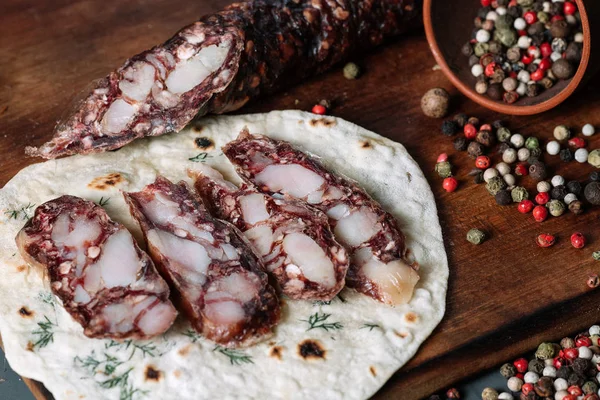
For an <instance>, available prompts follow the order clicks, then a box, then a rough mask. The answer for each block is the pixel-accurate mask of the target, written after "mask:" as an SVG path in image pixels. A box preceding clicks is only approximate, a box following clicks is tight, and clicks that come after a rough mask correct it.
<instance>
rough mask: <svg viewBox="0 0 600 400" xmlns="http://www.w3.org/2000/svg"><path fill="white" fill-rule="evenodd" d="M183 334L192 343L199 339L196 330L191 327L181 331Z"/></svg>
mask: <svg viewBox="0 0 600 400" xmlns="http://www.w3.org/2000/svg"><path fill="white" fill-rule="evenodd" d="M183 336H187V337H189V338H190V340H191V341H192V343H196V342H197V341H198V339H200V335H199V334H198V332H196V331H195V330H193V329H188V330H187V331H185V332H183Z"/></svg>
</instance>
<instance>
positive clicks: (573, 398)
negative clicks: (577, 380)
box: [562, 394, 577, 400]
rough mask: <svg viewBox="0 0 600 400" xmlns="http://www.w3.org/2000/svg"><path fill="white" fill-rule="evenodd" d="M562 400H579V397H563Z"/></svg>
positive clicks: (570, 395) (569, 395) (571, 395)
mask: <svg viewBox="0 0 600 400" xmlns="http://www.w3.org/2000/svg"><path fill="white" fill-rule="evenodd" d="M562 400H577V396H575V395H573V394H568V395H566V396H565V397H563V398H562Z"/></svg>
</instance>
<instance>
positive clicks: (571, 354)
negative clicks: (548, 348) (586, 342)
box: [564, 347, 579, 360]
mask: <svg viewBox="0 0 600 400" xmlns="http://www.w3.org/2000/svg"><path fill="white" fill-rule="evenodd" d="M564 352H565V353H564V354H565V358H566V359H567V360H574V359H576V358H577V357H578V356H579V350H578V349H577V347H572V348H570V349H564Z"/></svg>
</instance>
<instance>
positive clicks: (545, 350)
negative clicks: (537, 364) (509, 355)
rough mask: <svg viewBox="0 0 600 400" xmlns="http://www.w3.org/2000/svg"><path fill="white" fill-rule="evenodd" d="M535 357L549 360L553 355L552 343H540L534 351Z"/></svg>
mask: <svg viewBox="0 0 600 400" xmlns="http://www.w3.org/2000/svg"><path fill="white" fill-rule="evenodd" d="M535 356H536V358H538V359H540V360H550V359H551V358H553V357H554V345H553V344H552V343H541V344H540V345H539V346H538V348H537V350H536V351H535Z"/></svg>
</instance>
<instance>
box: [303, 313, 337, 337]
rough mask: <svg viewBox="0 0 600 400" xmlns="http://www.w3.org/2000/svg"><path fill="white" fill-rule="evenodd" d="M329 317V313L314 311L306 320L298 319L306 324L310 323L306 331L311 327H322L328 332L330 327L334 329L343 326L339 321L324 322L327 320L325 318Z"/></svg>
mask: <svg viewBox="0 0 600 400" xmlns="http://www.w3.org/2000/svg"><path fill="white" fill-rule="evenodd" d="M329 317H331V314H326V313H323V314H321V313H319V312H316V313H314V314H312V315H311V316H310V317H308V320H306V319H301V320H300V321H304V322H308V324H309V325H310V326H309V328H308V329H307V330H306V331H307V332H308V331H310V330H313V329H324V330H325V331H327V332H329V330H330V329H331V330H336V329H342V328H343V327H344V325H342V324H341V323H339V322H325V321H327V319H329Z"/></svg>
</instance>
